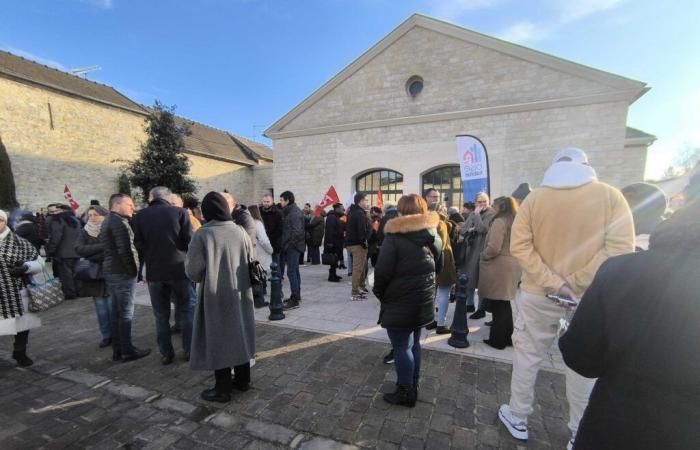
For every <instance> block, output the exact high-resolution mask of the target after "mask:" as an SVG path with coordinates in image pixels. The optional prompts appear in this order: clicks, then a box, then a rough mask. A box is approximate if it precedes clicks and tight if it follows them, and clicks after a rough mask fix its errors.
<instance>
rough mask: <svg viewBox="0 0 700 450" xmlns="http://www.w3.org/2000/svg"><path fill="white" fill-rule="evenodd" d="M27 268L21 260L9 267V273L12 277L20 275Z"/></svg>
mask: <svg viewBox="0 0 700 450" xmlns="http://www.w3.org/2000/svg"><path fill="white" fill-rule="evenodd" d="M28 270H29V266H28V265H27V264H25V263H23V262H18V263H17V264H15V266H14V267H13V268H12V269H10V275H12V276H13V277H21V276H22V275H24V274H25V273H27V271H28Z"/></svg>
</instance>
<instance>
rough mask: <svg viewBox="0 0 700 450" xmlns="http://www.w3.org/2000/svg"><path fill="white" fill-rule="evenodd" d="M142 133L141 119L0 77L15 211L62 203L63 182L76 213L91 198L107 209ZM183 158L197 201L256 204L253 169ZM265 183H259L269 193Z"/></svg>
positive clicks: (2, 132)
mask: <svg viewBox="0 0 700 450" xmlns="http://www.w3.org/2000/svg"><path fill="white" fill-rule="evenodd" d="M49 104H50V105H51V114H49ZM144 127H145V116H144V115H140V114H137V113H133V112H129V111H125V110H122V109H119V108H112V107H109V106H106V105H101V104H97V103H93V102H90V101H87V100H84V99H80V98H74V97H70V96H68V95H64V94H60V93H54V92H52V91H49V90H47V89H43V88H39V87H33V86H30V85H27V84H24V83H18V82H15V81H12V80H8V79H6V78H0V136H1V137H2V140H3V143H4V144H5V147H6V148H7V151H8V154H9V155H10V160H11V162H12V169H13V173H14V176H15V183H16V187H17V199H18V201H19V202H20V205H21V207H23V208H27V209H32V210H38V209H39V208H40V207H43V206H46V205H47V204H49V203H55V202H64V198H63V188H64V185H66V184H67V185H68V187H69V188H70V189H71V191H72V193H73V197H74V198H75V199H76V201H77V202H78V203H79V204H80V205H81V207H85V206H87V205H89V203H90V200H92V199H97V200H100V202H101V203H102V204H103V205H104V204H107V200H108V199H109V196H110V195H111V194H113V193H114V192H116V190H117V176H118V175H119V172H120V167H121V166H122V165H123V163H124V162H125V161H128V160H133V159H134V158H136V157H137V156H138V154H139V151H140V147H141V144H142V143H144V142H145V141H146V139H147V135H146V132H145V128H144ZM187 157H188V159H189V160H190V162H191V167H190V175H191V176H192V177H193V178H194V179H195V181H196V182H197V186H198V191H197V193H196V194H197V195H198V196H199V197H200V198H201V197H203V196H204V195H205V194H206V193H207V192H209V191H210V190H223V189H228V190H229V191H231V192H234V193H237V195H238V196H239V197H240V198H241V201H243V200H245V201H246V202H247V201H252V200H253V199H255V198H257V195H256V194H255V191H254V182H253V169H251V168H249V167H247V166H243V165H240V164H235V163H231V162H226V161H220V160H215V159H211V158H205V157H201V156H197V155H190V154H188V155H187ZM269 167H271V166H269ZM269 172H271V170H269ZM263 173H264V172H263ZM270 178H271V174H270V175H269V176H268V177H267V181H265V182H263V184H265V183H267V184H269V186H270V187H271V186H272V183H271V180H270Z"/></svg>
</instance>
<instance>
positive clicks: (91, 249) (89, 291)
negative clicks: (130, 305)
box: [75, 230, 109, 297]
mask: <svg viewBox="0 0 700 450" xmlns="http://www.w3.org/2000/svg"><path fill="white" fill-rule="evenodd" d="M75 252H76V253H77V254H78V255H80V257H81V258H85V259H88V260H89V261H91V262H94V263H98V264H102V261H103V260H104V255H105V252H104V246H103V243H102V242H100V239H99V237H92V236H90V235H89V234H88V232H87V231H85V230H83V231H82V232H81V233H80V236H79V237H78V242H76V244H75ZM108 295H109V292H108V291H107V284H106V283H105V281H104V280H94V281H81V282H80V296H81V297H106V296H108Z"/></svg>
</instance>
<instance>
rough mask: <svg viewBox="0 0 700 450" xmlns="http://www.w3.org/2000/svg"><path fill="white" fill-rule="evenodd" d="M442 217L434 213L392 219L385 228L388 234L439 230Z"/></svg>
mask: <svg viewBox="0 0 700 450" xmlns="http://www.w3.org/2000/svg"><path fill="white" fill-rule="evenodd" d="M438 222H440V216H438V214H437V213H436V212H434V211H430V212H429V213H427V214H409V215H407V216H399V217H396V218H394V219H391V220H390V221H388V222H387V223H386V226H385V227H384V233H387V234H406V233H412V232H415V231H421V230H429V229H434V228H437V225H438Z"/></svg>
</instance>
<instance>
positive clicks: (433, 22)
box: [265, 14, 648, 137]
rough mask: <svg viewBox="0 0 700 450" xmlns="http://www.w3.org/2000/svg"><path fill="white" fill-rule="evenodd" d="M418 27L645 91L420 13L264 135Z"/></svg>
mask: <svg viewBox="0 0 700 450" xmlns="http://www.w3.org/2000/svg"><path fill="white" fill-rule="evenodd" d="M416 27H421V28H426V29H429V30H432V31H435V32H437V33H441V34H444V35H447V36H450V37H453V38H456V39H461V40H463V41H466V42H469V43H472V44H475V45H479V46H481V47H485V48H489V49H491V50H494V51H497V52H500V53H504V54H506V55H510V56H512V57H515V58H519V59H522V60H525V61H529V62H532V63H535V64H539V65H541V66H545V67H548V68H551V69H554V70H557V71H560V72H565V73H568V74H571V75H573V76H576V77H580V78H584V79H588V80H590V81H594V82H597V83H600V84H603V85H606V86H609V87H611V88H613V90H616V91H626V92H627V95H626V98H628V99H629V102H630V103H632V102H634V101H635V100H637V99H638V98H639V97H641V96H642V95H644V93H645V92H646V91H647V90H648V88H646V83H643V82H641V81H636V80H632V79H629V78H625V77H622V76H619V75H615V74H612V73H609V72H605V71H603V70H599V69H594V68H592V67H589V66H585V65H583V64H578V63H575V62H572V61H569V60H566V59H562V58H559V57H556V56H553V55H549V54H547V53H543V52H540V51H537V50H533V49H531V48H527V47H523V46H521V45H518V44H514V43H512V42H508V41H504V40H501V39H497V38H495V37H492V36H488V35H485V34H482V33H478V32H476V31H472V30H468V29H466V28H463V27H461V26H458V25H454V24H451V23H448V22H445V21H442V20H438V19H434V18H432V17H428V16H425V15H422V14H413V15H412V16H411V17H409V18H408V19H407V20H406V21H404V22H403V23H402V24H401V25H399V26H398V27H397V28H395V29H394V30H393V31H392V32H391V33H389V34H388V35H387V36H386V37H384V38H383V39H382V40H380V41H379V42H378V43H376V44H375V45H374V46H373V47H372V48H370V49H369V50H367V51H366V52H365V53H363V54H362V55H361V56H360V57H359V58H357V59H356V60H355V61H353V62H352V63H350V64H349V65H348V66H346V67H345V68H344V69H343V70H341V71H340V72H339V73H338V74H337V75H335V76H334V77H333V78H331V79H330V80H328V81H327V82H326V83H325V84H324V85H323V86H321V87H320V88H319V89H317V90H316V91H314V92H313V93H312V94H311V95H309V96H308V97H307V98H306V99H304V100H303V101H302V102H301V103H299V104H298V105H297V106H296V107H294V108H293V109H292V110H291V111H289V112H288V113H287V114H285V115H284V116H282V118H280V119H279V120H277V121H276V122H275V123H273V124H272V125H270V127H269V128H268V129H267V130H265V135H266V136H268V137H269V136H270V134H275V133H278V132H282V131H283V129H284V127H285V126H286V125H287V124H289V123H290V122H291V121H292V120H294V119H295V118H296V117H298V116H299V115H301V114H302V113H303V112H304V111H306V110H307V109H308V108H309V107H310V106H311V105H313V104H314V103H316V102H317V101H319V100H320V99H321V98H323V97H324V96H325V95H326V94H328V93H329V92H330V91H332V90H333V89H335V88H336V87H337V86H338V85H340V84H341V83H342V82H343V81H345V80H346V79H347V78H349V77H350V76H351V75H353V74H354V73H355V72H357V71H358V70H360V69H361V68H362V67H363V66H364V65H365V64H367V63H368V62H370V61H371V60H372V59H374V58H375V57H376V56H377V55H379V54H380V53H381V52H383V51H384V50H385V49H386V48H387V47H389V46H390V45H392V44H393V43H394V42H396V41H397V40H399V39H400V38H401V37H402V36H403V35H405V34H406V33H407V32H409V31H410V30H411V29H413V28H416Z"/></svg>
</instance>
